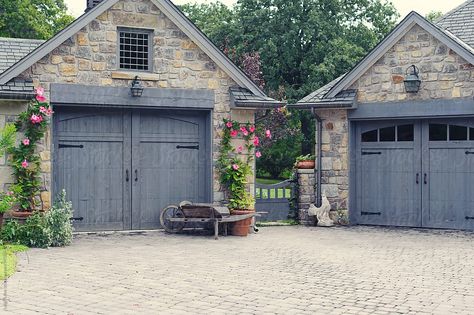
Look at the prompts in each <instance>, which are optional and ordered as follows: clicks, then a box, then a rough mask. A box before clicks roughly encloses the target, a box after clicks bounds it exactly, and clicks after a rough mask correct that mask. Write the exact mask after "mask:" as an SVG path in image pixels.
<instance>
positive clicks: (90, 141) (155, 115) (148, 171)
mask: <svg viewBox="0 0 474 315" xmlns="http://www.w3.org/2000/svg"><path fill="white" fill-rule="evenodd" d="M208 115H209V112H205V113H203V112H197V111H196V112H185V111H151V110H133V111H132V110H122V109H119V110H104V109H85V108H80V109H79V108H63V109H59V110H57V115H56V117H55V125H54V135H55V137H54V143H55V144H54V145H55V162H54V170H53V172H54V187H55V191H56V192H58V191H59V190H60V189H63V188H64V189H66V191H67V193H68V195H69V199H70V200H71V201H72V203H73V206H74V209H75V212H74V216H75V217H82V218H83V220H82V221H81V222H77V223H76V229H77V230H79V231H94V230H122V229H123V230H128V229H153V228H159V227H160V223H159V212H160V209H162V208H163V207H165V206H166V205H168V204H171V203H177V202H179V201H181V200H190V201H193V202H208V201H209V195H210V192H209V188H210V187H209V186H210V185H209V184H208V183H209V182H210V179H209V173H210V171H209V167H210V166H209V165H208V161H209V159H208V158H207V153H206V152H208V148H207V147H208V142H207V139H208V138H210V137H209V135H208V133H209V131H208V130H207V127H206V126H207V119H208Z"/></svg>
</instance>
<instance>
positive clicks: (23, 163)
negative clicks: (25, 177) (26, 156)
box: [21, 160, 29, 168]
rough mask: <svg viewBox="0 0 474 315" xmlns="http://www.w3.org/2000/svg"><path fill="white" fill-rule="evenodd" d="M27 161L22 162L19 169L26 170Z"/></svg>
mask: <svg viewBox="0 0 474 315" xmlns="http://www.w3.org/2000/svg"><path fill="white" fill-rule="evenodd" d="M28 165H29V164H28V161H27V160H24V161H23V162H21V167H23V168H27V167H28Z"/></svg>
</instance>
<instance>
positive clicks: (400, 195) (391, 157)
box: [360, 148, 419, 226]
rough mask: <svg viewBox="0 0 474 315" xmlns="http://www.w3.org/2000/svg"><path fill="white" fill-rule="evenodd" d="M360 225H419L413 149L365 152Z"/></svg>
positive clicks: (362, 166)
mask: <svg viewBox="0 0 474 315" xmlns="http://www.w3.org/2000/svg"><path fill="white" fill-rule="evenodd" d="M360 159H361V161H362V163H361V168H360V176H361V177H362V181H361V183H360V191H361V199H362V202H361V204H360V206H361V211H360V217H361V220H360V222H361V223H363V224H380V225H399V226H414V225H416V224H418V222H419V213H418V212H419V207H418V203H419V199H418V197H417V196H416V195H415V190H416V187H415V185H416V183H415V178H414V167H415V166H414V152H413V149H383V148H379V149H371V150H368V149H365V148H364V149H362V152H361V157H360Z"/></svg>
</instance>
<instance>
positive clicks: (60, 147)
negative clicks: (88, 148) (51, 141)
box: [58, 143, 84, 149]
mask: <svg viewBox="0 0 474 315" xmlns="http://www.w3.org/2000/svg"><path fill="white" fill-rule="evenodd" d="M58 147H59V149H63V148H79V149H83V148H84V146H83V145H82V144H81V145H76V144H62V143H60V144H59V145H58Z"/></svg>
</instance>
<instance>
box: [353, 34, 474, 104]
mask: <svg viewBox="0 0 474 315" xmlns="http://www.w3.org/2000/svg"><path fill="white" fill-rule="evenodd" d="M410 65H416V66H417V67H418V68H419V69H420V75H421V80H422V83H421V87H420V91H419V92H418V93H406V92H405V86H404V84H403V81H404V79H405V72H406V69H407V68H408V67H409V66H410ZM351 88H353V89H358V91H359V92H358V101H359V102H361V103H374V102H390V101H407V100H428V99H451V98H458V97H471V96H473V95H474V65H471V64H469V63H467V62H466V61H465V60H464V59H463V58H462V57H460V56H458V55H457V54H456V53H455V52H454V51H453V50H451V49H450V48H448V47H447V46H446V45H445V44H443V43H441V42H440V41H439V40H437V39H436V38H435V37H434V36H432V35H430V34H429V33H428V32H426V31H425V30H423V29H422V28H421V27H419V26H418V25H415V26H414V27H413V28H412V29H411V30H410V31H408V33H407V34H406V35H405V36H403V37H402V38H401V39H400V40H399V41H398V42H397V43H396V44H395V45H394V46H393V47H392V48H391V49H390V50H389V51H388V52H387V53H386V54H385V55H383V56H382V58H380V59H379V60H378V61H377V62H376V63H375V64H374V65H373V66H372V67H371V68H370V69H369V70H368V71H367V72H366V73H365V74H364V75H363V76H362V77H361V78H360V79H359V80H358V81H357V82H355V83H354V84H353V86H352V87H351Z"/></svg>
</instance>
